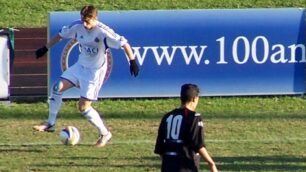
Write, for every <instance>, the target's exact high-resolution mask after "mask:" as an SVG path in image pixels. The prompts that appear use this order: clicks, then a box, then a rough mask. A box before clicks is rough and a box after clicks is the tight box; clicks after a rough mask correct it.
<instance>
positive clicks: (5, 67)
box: [0, 30, 11, 99]
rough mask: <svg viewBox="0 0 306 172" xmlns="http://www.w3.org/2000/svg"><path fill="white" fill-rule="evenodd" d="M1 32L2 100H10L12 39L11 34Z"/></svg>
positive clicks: (0, 77) (0, 69)
mask: <svg viewBox="0 0 306 172" xmlns="http://www.w3.org/2000/svg"><path fill="white" fill-rule="evenodd" d="M3 31H4V30H1V31H0V57H1V59H0V88H1V89H0V99H8V98H9V85H10V51H11V46H10V37H9V34H8V33H6V32H3Z"/></svg>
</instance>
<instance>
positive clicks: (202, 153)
mask: <svg viewBox="0 0 306 172" xmlns="http://www.w3.org/2000/svg"><path fill="white" fill-rule="evenodd" d="M198 153H199V154H200V156H201V157H202V158H203V159H204V160H205V161H206V162H207V163H208V165H209V168H210V171H211V172H217V171H218V169H217V167H216V164H215V162H214V160H213V159H212V158H211V156H210V155H209V153H208V152H207V150H206V148H205V147H204V146H203V147H201V148H200V149H199V151H198Z"/></svg>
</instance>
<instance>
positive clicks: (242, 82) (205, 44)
mask: <svg viewBox="0 0 306 172" xmlns="http://www.w3.org/2000/svg"><path fill="white" fill-rule="evenodd" d="M79 17H80V16H79V12H51V13H49V38H50V37H52V36H54V35H55V34H56V33H58V31H59V30H60V29H61V27H62V26H63V25H69V24H70V23H71V22H72V21H74V20H77V19H79ZM99 20H100V21H102V22H103V23H105V24H106V25H108V26H110V27H111V28H113V29H114V30H115V31H116V32H117V33H119V34H120V35H123V36H124V37H126V38H127V39H128V40H129V43H130V44H131V46H132V48H133V51H134V54H135V57H136V59H137V61H138V64H140V74H139V76H138V77H137V78H133V77H131V76H130V73H129V65H128V60H127V58H126V57H125V54H124V52H123V51H122V50H112V58H111V59H110V61H111V62H112V67H111V71H109V77H108V79H107V81H106V82H105V84H104V85H103V87H102V89H101V91H100V94H99V95H100V96H99V97H168V96H178V95H179V90H180V86H181V85H182V84H183V83H196V84H198V85H199V86H200V88H201V95H202V96H224V95H278V94H303V93H305V84H304V81H305V72H304V70H305V62H306V57H305V30H306V29H305V28H306V27H305V9H298V8H284V9H215V10H154V11H99ZM75 45H76V44H75V43H74V42H71V41H69V40H63V41H61V42H60V43H59V44H57V45H55V46H54V47H53V48H52V49H51V51H50V54H49V57H50V58H49V59H50V60H49V64H50V71H49V72H50V73H49V74H50V75H49V85H50V86H51V85H53V84H54V83H55V82H56V81H57V80H58V79H59V76H60V75H61V73H62V70H64V68H65V67H64V66H65V65H66V66H68V67H69V66H70V65H71V64H73V63H74V62H75V61H76V59H77V54H78V48H77V47H78V46H75ZM64 97H66V98H74V97H79V92H78V89H71V90H69V91H66V92H65V94H64Z"/></svg>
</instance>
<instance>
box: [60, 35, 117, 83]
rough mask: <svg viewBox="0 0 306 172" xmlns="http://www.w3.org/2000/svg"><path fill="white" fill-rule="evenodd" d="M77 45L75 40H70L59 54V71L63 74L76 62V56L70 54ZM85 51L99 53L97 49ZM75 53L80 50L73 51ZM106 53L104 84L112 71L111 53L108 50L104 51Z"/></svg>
mask: <svg viewBox="0 0 306 172" xmlns="http://www.w3.org/2000/svg"><path fill="white" fill-rule="evenodd" d="M77 45H79V44H78V42H77V40H76V39H71V40H70V41H68V42H67V44H66V45H65V47H64V49H63V51H62V53H61V69H62V72H64V71H65V70H67V68H69V67H70V66H72V65H73V64H74V63H75V62H76V61H77V58H78V56H73V55H71V54H72V51H74V50H75V49H76V48H77V47H78V46H77ZM85 50H88V51H90V52H96V54H97V52H98V51H99V50H98V48H97V50H95V49H94V48H93V49H90V48H88V49H85ZM75 51H80V50H75ZM105 53H106V57H107V58H106V60H107V69H106V70H107V71H106V74H105V77H104V81H103V82H104V83H105V81H106V80H107V79H108V78H109V76H110V73H111V71H112V66H113V57H112V54H111V51H110V49H107V50H106V51H105Z"/></svg>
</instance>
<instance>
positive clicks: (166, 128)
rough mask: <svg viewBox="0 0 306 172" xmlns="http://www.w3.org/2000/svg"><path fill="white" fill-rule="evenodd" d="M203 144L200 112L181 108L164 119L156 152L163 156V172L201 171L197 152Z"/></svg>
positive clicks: (159, 131) (157, 140)
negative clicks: (198, 165)
mask: <svg viewBox="0 0 306 172" xmlns="http://www.w3.org/2000/svg"><path fill="white" fill-rule="evenodd" d="M203 146H205V145H204V135H203V121H202V118H201V116H200V114H199V113H196V112H193V111H190V110H188V109H187V108H179V109H174V110H173V111H171V112H169V113H167V114H166V115H165V116H164V117H163V118H162V121H161V123H160V126H159V129H158V136H157V139H156V145H155V151H154V152H155V153H156V154H160V155H161V156H162V170H161V171H162V172H167V171H169V172H189V171H190V172H194V171H198V167H197V163H196V162H197V160H196V159H195V158H196V157H197V156H196V155H195V154H196V153H197V152H198V150H199V149H200V148H202V147H203Z"/></svg>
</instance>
